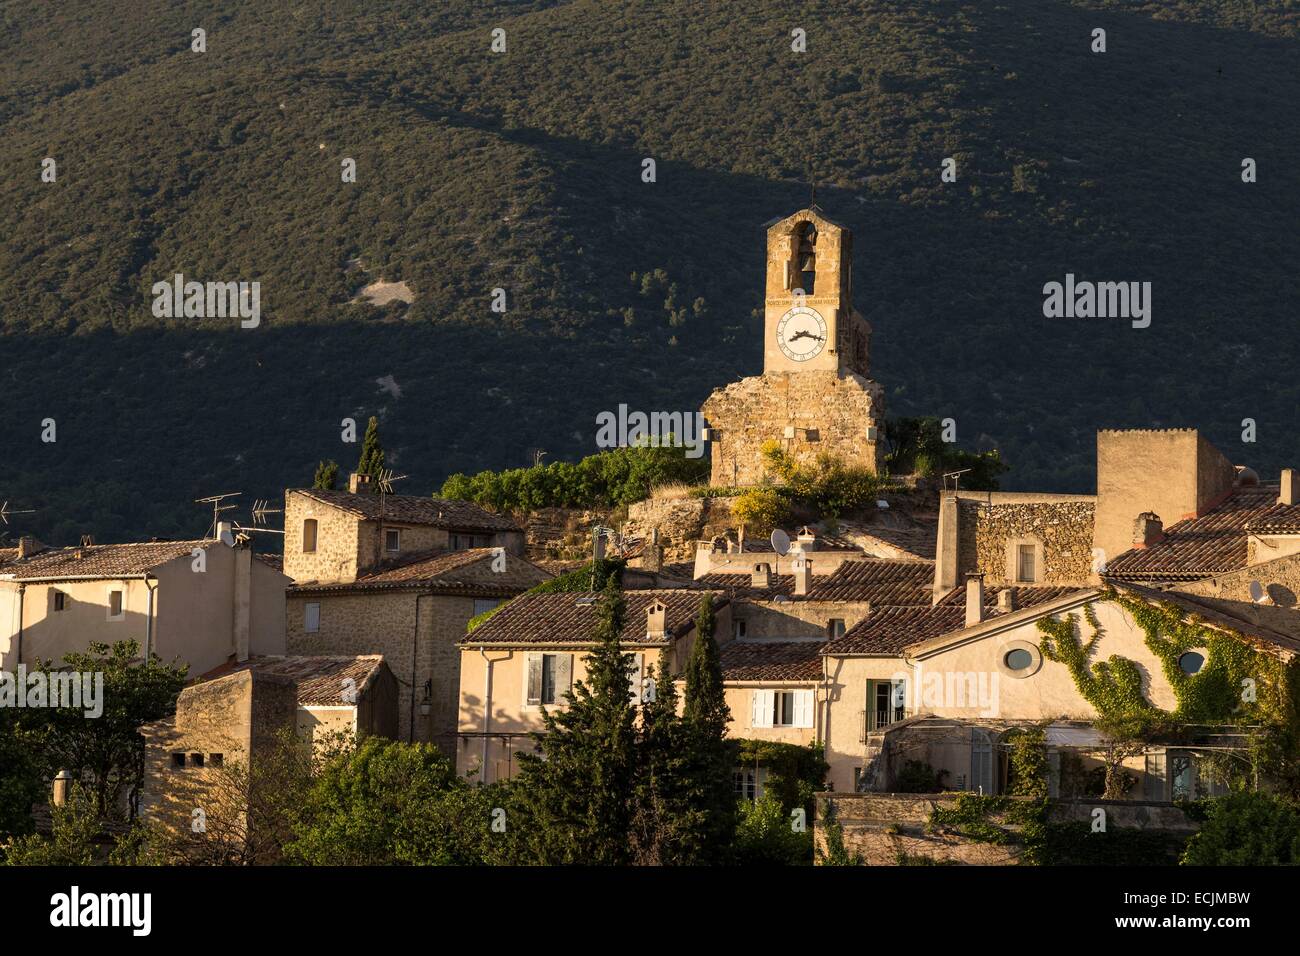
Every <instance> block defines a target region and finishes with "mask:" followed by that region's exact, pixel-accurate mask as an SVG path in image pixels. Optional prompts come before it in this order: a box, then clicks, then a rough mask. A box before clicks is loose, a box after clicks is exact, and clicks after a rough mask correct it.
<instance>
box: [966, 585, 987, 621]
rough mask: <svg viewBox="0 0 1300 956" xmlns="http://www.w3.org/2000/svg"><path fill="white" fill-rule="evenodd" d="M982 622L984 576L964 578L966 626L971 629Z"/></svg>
mask: <svg viewBox="0 0 1300 956" xmlns="http://www.w3.org/2000/svg"><path fill="white" fill-rule="evenodd" d="M982 620H984V575H982V574H968V575H967V576H966V626H967V627H973V626H974V625H976V624H978V623H979V622H980V621H982Z"/></svg>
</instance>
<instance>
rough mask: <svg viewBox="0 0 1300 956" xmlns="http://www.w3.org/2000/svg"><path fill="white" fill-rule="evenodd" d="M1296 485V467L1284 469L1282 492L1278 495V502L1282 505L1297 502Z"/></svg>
mask: <svg viewBox="0 0 1300 956" xmlns="http://www.w3.org/2000/svg"><path fill="white" fill-rule="evenodd" d="M1295 493H1296V486H1295V469H1294V468H1283V469H1282V493H1281V494H1280V495H1278V496H1277V503H1278V504H1280V505H1293V504H1296V495H1295Z"/></svg>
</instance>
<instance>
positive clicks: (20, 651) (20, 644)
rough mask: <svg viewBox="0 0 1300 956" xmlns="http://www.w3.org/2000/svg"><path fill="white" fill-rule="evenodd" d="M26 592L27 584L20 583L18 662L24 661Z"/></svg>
mask: <svg viewBox="0 0 1300 956" xmlns="http://www.w3.org/2000/svg"><path fill="white" fill-rule="evenodd" d="M26 593H27V585H25V584H20V585H18V660H17V662H16V663H18V664H21V663H22V662H23V595H24V594H26Z"/></svg>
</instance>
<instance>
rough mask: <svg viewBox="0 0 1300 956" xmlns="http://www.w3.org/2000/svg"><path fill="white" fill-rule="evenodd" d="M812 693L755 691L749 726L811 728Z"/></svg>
mask: <svg viewBox="0 0 1300 956" xmlns="http://www.w3.org/2000/svg"><path fill="white" fill-rule="evenodd" d="M812 725H813V692H812V691H810V690H780V691H776V690H756V691H754V696H753V710H752V713H751V722H750V726H753V727H811V726H812Z"/></svg>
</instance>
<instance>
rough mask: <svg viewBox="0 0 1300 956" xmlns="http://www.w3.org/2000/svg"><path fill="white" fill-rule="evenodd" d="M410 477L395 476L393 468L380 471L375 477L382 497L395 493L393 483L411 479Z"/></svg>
mask: <svg viewBox="0 0 1300 956" xmlns="http://www.w3.org/2000/svg"><path fill="white" fill-rule="evenodd" d="M409 477H411V476H410V475H395V474H393V472H392V469H391V468H381V469H379V474H377V475H375V484H377V485H378V486H379V493H380V494H381V495H391V494H392V493H393V482H395V481H401V480H403V479H404V478H409Z"/></svg>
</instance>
